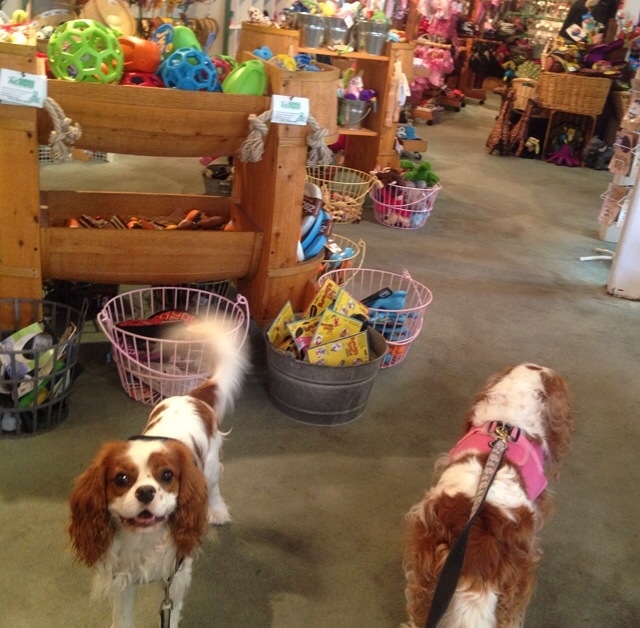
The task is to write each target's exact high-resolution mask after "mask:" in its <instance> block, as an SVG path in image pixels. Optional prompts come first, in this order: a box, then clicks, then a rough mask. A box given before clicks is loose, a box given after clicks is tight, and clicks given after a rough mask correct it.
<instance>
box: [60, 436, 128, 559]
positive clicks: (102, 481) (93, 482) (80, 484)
mask: <svg viewBox="0 0 640 628" xmlns="http://www.w3.org/2000/svg"><path fill="white" fill-rule="evenodd" d="M127 448H128V445H127V443H124V442H113V443H107V444H106V445H104V446H103V447H102V449H101V450H100V451H99V452H98V454H97V455H96V457H95V458H94V459H93V461H92V462H91V464H90V465H89V467H88V468H87V470H86V471H85V472H84V473H82V474H81V475H80V476H79V477H78V478H76V481H75V484H74V487H73V490H72V491H71V496H70V499H69V505H70V507H71V521H70V523H69V535H70V537H71V543H72V545H73V549H74V550H75V552H76V555H77V557H78V559H79V560H81V561H82V562H84V563H86V564H87V565H88V566H89V567H91V566H93V565H94V564H95V563H97V562H98V561H99V560H100V559H101V558H102V557H103V556H104V555H105V553H106V551H107V550H108V549H109V546H110V545H111V541H112V540H113V535H114V533H115V528H114V526H113V522H112V521H111V516H110V514H109V510H108V504H107V472H108V469H109V461H110V460H112V459H113V457H114V456H117V455H120V454H122V453H124V451H126V449H127Z"/></svg>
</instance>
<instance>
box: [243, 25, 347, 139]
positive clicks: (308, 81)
mask: <svg viewBox="0 0 640 628" xmlns="http://www.w3.org/2000/svg"><path fill="white" fill-rule="evenodd" d="M243 32H244V31H243ZM290 32H294V33H297V32H298V31H290ZM257 58H258V57H256V56H255V55H254V54H253V53H251V52H246V51H245V52H241V53H240V54H239V56H238V59H239V60H240V61H246V60H247V59H257ZM317 66H318V67H319V68H320V71H319V72H307V71H299V72H298V71H297V72H289V71H287V70H283V69H281V68H279V67H277V66H275V65H273V64H272V63H267V62H264V68H265V71H266V73H267V76H268V78H269V87H268V94H269V96H273V95H274V94H286V95H287V96H297V97H299V98H308V99H309V101H310V109H311V110H310V113H311V115H312V116H313V117H314V119H315V121H316V122H317V123H318V125H319V126H320V127H321V128H323V129H326V131H327V135H326V136H325V138H324V141H325V143H326V144H333V143H334V142H336V141H337V140H338V99H337V97H336V86H337V84H338V80H339V78H340V72H339V71H338V69H337V68H334V67H332V66H330V65H326V64H324V63H318V64H317Z"/></svg>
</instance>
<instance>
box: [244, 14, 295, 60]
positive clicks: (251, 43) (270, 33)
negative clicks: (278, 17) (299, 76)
mask: <svg viewBox="0 0 640 628" xmlns="http://www.w3.org/2000/svg"><path fill="white" fill-rule="evenodd" d="M299 39H300V31H297V30H289V29H286V28H273V27H271V26H262V25H261V24H252V23H251V22H242V29H241V31H240V41H239V42H238V50H237V51H236V56H237V57H238V56H239V55H240V54H241V53H242V52H253V51H254V50H255V49H256V48H262V46H264V45H267V46H269V48H270V50H271V52H273V54H274V55H278V54H285V55H291V56H293V55H295V54H297V52H298V41H299Z"/></svg>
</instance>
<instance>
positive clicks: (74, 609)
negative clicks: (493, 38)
mask: <svg viewBox="0 0 640 628" xmlns="http://www.w3.org/2000/svg"><path fill="white" fill-rule="evenodd" d="M496 111H497V102H496V100H495V99H494V98H490V99H489V101H488V102H487V103H485V104H484V105H479V104H477V103H475V102H470V103H469V104H468V105H467V107H465V108H463V109H462V110H461V111H460V112H459V113H453V112H451V113H447V114H446V116H445V120H444V122H443V123H441V124H439V125H435V126H432V127H422V128H421V132H422V135H423V136H425V137H426V138H427V139H428V141H429V150H428V152H427V154H426V157H427V158H428V160H429V161H431V162H432V164H433V167H434V169H435V171H436V172H437V173H439V174H440V175H441V177H442V184H443V189H442V192H441V194H440V197H439V198H438V200H437V202H436V206H435V209H434V211H433V213H432V216H431V217H430V218H429V220H428V221H427V224H426V226H425V227H424V228H423V229H420V230H417V231H396V230H392V229H389V228H385V227H382V226H380V225H378V224H376V223H375V222H374V221H373V218H372V215H371V212H370V210H369V211H368V212H367V213H366V214H365V217H364V220H363V221H362V222H361V223H360V224H357V225H343V226H340V227H339V228H338V229H336V231H337V232H338V233H341V234H342V235H345V236H346V237H349V238H351V239H356V240H357V239H360V238H362V239H364V240H365V241H366V243H367V258H366V262H365V266H366V267H368V268H379V269H384V270H389V271H393V272H400V271H402V269H403V268H407V269H409V270H410V272H411V274H412V275H413V276H414V278H415V279H416V280H418V281H420V282H421V283H424V284H425V285H426V286H428V287H429V288H430V289H431V290H432V292H433V294H434V300H433V303H432V305H431V306H430V307H429V308H428V310H427V313H426V317H425V325H424V328H423V331H422V333H421V335H420V336H419V338H418V339H417V340H416V341H415V342H414V343H413V346H412V348H411V350H410V352H409V354H408V357H407V358H406V361H405V362H404V363H402V364H400V365H399V366H397V367H395V368H392V369H388V370H384V371H382V372H380V373H379V375H378V377H377V379H376V382H375V386H374V389H373V391H372V394H371V397H370V401H369V405H368V408H367V410H366V412H365V414H364V416H362V417H361V418H360V419H358V420H357V421H355V422H353V423H351V424H348V425H344V426H340V427H331V428H328V427H317V426H309V425H302V424H299V423H296V422H294V421H292V420H290V419H288V418H287V417H285V416H283V415H282V414H280V413H279V412H278V411H277V410H275V408H274V407H273V406H272V405H271V403H270V402H269V400H268V397H267V394H266V390H265V380H266V374H265V368H264V354H263V351H262V349H263V347H262V346H261V343H260V337H259V335H258V330H256V329H253V330H252V331H253V334H252V339H253V341H254V349H255V356H254V357H255V359H254V369H253V372H252V373H251V375H250V377H249V378H248V380H247V382H246V385H245V386H244V390H243V394H242V397H241V399H240V400H239V402H238V404H237V407H236V409H235V412H234V414H233V415H232V416H230V417H229V418H228V420H227V422H226V426H227V427H230V428H232V430H231V434H230V435H229V437H228V440H227V442H226V444H225V451H224V460H225V474H224V478H223V484H222V491H223V494H224V495H225V497H226V500H227V503H228V504H229V506H230V508H231V511H232V515H233V517H234V521H233V523H232V524H231V525H230V526H228V527H223V528H220V529H212V530H211V531H210V532H209V534H208V537H207V539H206V542H205V544H204V547H203V551H202V555H201V557H200V558H199V560H198V561H197V563H196V567H195V574H194V581H193V585H192V588H191V591H190V593H189V597H188V601H187V604H186V609H185V615H184V622H183V624H182V625H183V626H185V628H188V627H195V628H209V627H212V626H216V627H223V628H249V627H251V628H267V627H274V628H293V627H296V628H298V627H304V628H329V627H330V628H365V627H366V628H390V627H393V626H397V625H398V624H399V623H400V622H401V621H403V620H404V619H405V614H404V599H403V575H402V570H401V536H402V527H403V515H404V513H405V512H406V511H407V509H408V508H409V507H410V506H411V505H412V504H413V503H414V502H415V501H416V500H417V499H418V498H419V497H420V496H421V494H422V493H423V491H424V490H425V489H426V488H427V487H428V485H429V483H430V477H431V470H432V465H433V463H434V460H435V458H436V456H437V455H438V454H439V453H441V452H443V451H445V450H447V449H448V448H450V447H451V445H452V444H453V443H454V442H455V441H456V439H457V437H458V435H459V431H460V427H459V426H460V424H461V422H462V417H463V415H464V412H465V410H466V408H467V406H468V404H469V403H470V400H471V398H472V396H473V395H474V393H475V392H476V391H477V389H478V388H479V387H480V386H481V384H482V383H483V382H484V380H485V379H486V377H487V376H488V375H489V374H490V373H492V372H494V371H496V370H498V369H501V368H502V367H504V366H506V365H508V364H513V363H517V362H521V361H525V360H530V361H536V362H540V363H543V364H545V365H548V366H550V367H552V368H554V369H556V370H557V371H558V372H559V373H561V374H562V375H563V376H565V377H566V379H567V380H568V381H569V384H570V386H571V388H572V389H573V393H574V396H575V398H576V406H577V437H576V440H575V445H574V448H573V452H572V454H571V455H570V457H569V458H568V461H567V463H566V465H565V467H564V470H563V473H562V477H561V479H560V482H559V484H558V486H557V498H558V499H557V512H556V516H555V518H554V519H553V520H552V522H551V523H550V524H549V525H548V527H547V528H546V529H545V530H544V533H543V538H544V547H545V548H546V556H545V559H544V561H543V563H542V567H541V569H540V571H539V584H538V590H537V594H536V596H535V598H534V599H533V602H532V604H531V606H530V609H529V613H528V618H527V626H528V627H530V628H543V627H544V628H579V627H580V628H583V627H586V626H592V627H595V628H632V627H636V626H640V570H639V569H638V560H639V559H640V551H639V548H638V504H639V503H640V470H639V466H638V463H637V458H638V456H637V450H636V447H637V446H638V442H639V432H640V428H639V427H638V425H639V423H638V420H637V415H638V412H637V401H638V381H639V379H640V342H639V341H638V335H637V333H638V317H639V315H640V303H637V302H631V301H626V300H622V299H617V298H614V297H611V296H609V295H607V294H606V290H605V286H606V283H607V279H608V273H609V262H606V261H590V262H581V261H579V257H580V256H582V255H590V254H592V253H593V252H594V249H595V248H596V247H599V246H603V244H604V243H603V242H601V241H600V240H599V239H598V237H597V234H598V224H597V222H596V217H597V215H598V211H599V208H600V204H601V201H600V199H599V195H600V194H601V193H602V192H603V191H604V190H605V188H606V185H607V183H608V182H609V181H610V180H611V176H610V175H609V173H608V172H596V171H594V170H587V169H570V168H566V167H560V166H553V165H550V164H546V163H543V162H540V161H530V160H523V159H517V158H515V157H499V156H497V155H492V156H489V155H487V152H486V149H485V147H484V142H485V140H486V138H487V135H488V133H489V130H490V128H491V125H492V123H493V120H494V117H495V114H496ZM42 181H43V188H53V187H58V188H77V189H79V188H89V189H100V188H108V187H111V188H112V189H134V190H138V191H143V190H146V189H152V190H164V191H169V192H173V191H175V192H201V191H203V185H202V181H201V179H200V166H199V165H198V164H197V162H196V161H195V160H171V161H167V160H164V161H162V160H157V159H151V160H140V159H135V158H131V157H119V158H117V160H116V161H114V162H113V163H110V164H95V163H91V164H69V165H67V164H65V165H56V166H45V167H43V169H42ZM605 246H608V247H609V248H611V247H612V245H606V244H605ZM107 350H108V346H107V345H106V344H104V343H85V344H83V347H82V355H81V362H82V364H83V366H84V367H85V369H86V370H85V372H84V373H83V375H82V376H81V377H80V378H79V379H78V380H77V381H76V383H75V384H74V388H73V391H72V395H71V412H70V415H69V418H68V419H67V420H66V422H64V423H63V424H62V425H61V426H59V427H58V428H56V429H55V430H53V431H51V432H49V433H44V434H41V435H38V436H36V437H33V438H26V439H21V440H10V439H0V478H1V479H0V498H1V501H0V530H1V538H2V542H1V543H0V564H1V565H2V569H1V570H0V591H2V595H1V597H2V600H3V603H2V611H0V626H6V627H11V628H33V627H34V626H38V627H42V628H49V627H51V628H53V627H64V628H75V627H78V628H85V627H92V628H93V627H99V626H107V625H109V610H108V607H107V606H106V605H103V604H96V603H92V602H90V599H89V589H90V578H91V573H90V571H89V570H88V569H86V568H84V567H82V566H79V565H76V564H74V562H73V560H72V556H71V554H70V552H69V549H68V546H67V538H66V532H65V526H66V522H67V516H68V506H67V499H68V495H69V491H70V487H71V483H72V480H73V478H74V477H75V476H76V475H77V474H79V473H80V472H81V471H82V470H83V469H84V468H85V467H86V465H87V463H88V462H89V460H90V458H91V457H92V456H93V454H94V453H95V452H96V450H97V449H98V447H99V446H100V445H101V443H103V442H104V441H106V440H110V439H118V438H125V437H127V436H129V435H131V434H133V433H137V432H138V431H139V430H140V428H141V426H142V425H143V424H144V421H145V417H146V415H147V413H148V407H147V406H144V405H141V404H137V403H135V402H133V401H132V400H130V399H129V398H128V397H127V396H126V394H125V393H124V392H123V390H122V389H121V387H120V384H119V382H118V378H117V374H116V370H115V367H114V366H113V364H109V363H107V362H106V356H107ZM159 595H160V594H159V592H158V591H157V590H155V589H153V588H152V587H148V588H147V589H145V590H143V591H142V592H141V594H140V597H139V604H138V607H137V611H138V612H137V617H138V626H139V628H150V627H154V626H157V625H158V623H159V622H158V607H159V603H160V597H159Z"/></svg>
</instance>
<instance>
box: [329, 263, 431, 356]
mask: <svg viewBox="0 0 640 628" xmlns="http://www.w3.org/2000/svg"><path fill="white" fill-rule="evenodd" d="M328 279H332V280H333V281H335V282H336V283H337V284H338V285H340V286H341V287H343V288H345V290H347V292H349V294H350V295H351V296H352V297H354V298H355V299H358V300H359V301H363V300H364V301H366V300H367V298H368V297H370V296H371V295H374V294H376V293H378V292H380V291H381V290H385V289H388V290H390V291H391V292H392V293H393V295H392V297H391V298H390V299H389V300H388V304H387V305H385V307H382V306H380V307H369V325H370V326H371V327H373V329H375V330H377V331H379V332H380V333H381V334H382V335H383V336H384V338H385V340H386V341H387V345H388V352H387V355H386V356H385V359H384V361H383V363H382V366H381V368H389V367H391V366H395V365H397V364H400V362H402V361H403V360H404V359H405V358H406V357H407V353H408V351H409V348H410V346H411V344H412V342H413V341H414V340H415V339H416V338H417V337H418V335H419V334H420V332H421V330H422V324H423V320H424V313H425V310H426V309H427V307H428V306H429V304H430V303H431V301H432V300H433V295H432V294H431V291H430V290H429V288H427V287H426V286H424V285H423V284H421V283H419V282H417V281H416V280H415V279H413V278H412V277H411V275H410V274H409V271H407V270H406V269H405V270H404V271H403V272H402V274H398V273H392V272H388V271H385V270H375V269H371V268H360V269H353V268H351V269H342V270H332V271H329V272H327V273H325V274H324V275H322V276H321V277H320V278H319V280H318V283H319V285H320V286H322V285H323V284H324V282H325V281H327V280H328ZM399 306H400V307H399Z"/></svg>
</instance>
